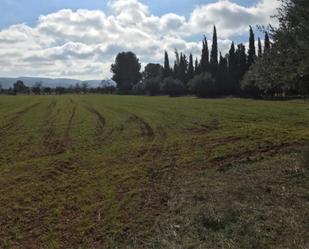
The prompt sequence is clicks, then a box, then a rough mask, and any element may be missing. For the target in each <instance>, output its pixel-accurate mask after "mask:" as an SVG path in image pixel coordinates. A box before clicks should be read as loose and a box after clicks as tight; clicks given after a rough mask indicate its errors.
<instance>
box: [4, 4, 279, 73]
mask: <svg viewBox="0 0 309 249" xmlns="http://www.w3.org/2000/svg"><path fill="white" fill-rule="evenodd" d="M277 7H279V2H278V1H277V0H169V1H167V0H87V1H85V0H65V1H64V0H48V1H42V0H0V16H1V18H0V76H2V77H17V76H46V77H54V78H55V77H66V78H76V79H104V78H109V77H110V76H111V73H110V65H111V64H112V63H113V61H114V58H115V56H116V54H117V53H118V52H121V51H133V52H135V53H136V54H137V56H138V58H139V59H140V61H141V63H142V65H145V64H146V63H149V62H154V63H162V60H163V54H164V50H166V51H168V52H169V54H170V57H171V60H172V57H173V51H174V50H175V49H178V50H179V51H183V52H184V53H187V54H189V53H192V54H193V55H194V56H199V55H200V50H201V40H202V38H203V35H206V36H207V38H208V39H209V45H211V37H212V30H213V25H216V27H217V31H218V38H219V49H220V51H221V52H222V53H223V54H225V53H226V52H227V51H228V49H229V46H230V44H231V42H232V41H235V42H237V43H240V42H242V43H244V44H246V43H247V40H248V29H249V25H252V26H253V27H256V25H267V24H269V23H272V24H274V25H276V21H275V19H272V18H270V16H272V15H274V14H275V13H276V8H277ZM256 36H261V38H263V37H262V34H260V33H259V32H258V31H256Z"/></svg>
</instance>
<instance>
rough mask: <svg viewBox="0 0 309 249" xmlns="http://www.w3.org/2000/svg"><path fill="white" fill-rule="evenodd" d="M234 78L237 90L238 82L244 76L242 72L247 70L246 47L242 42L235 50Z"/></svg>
mask: <svg viewBox="0 0 309 249" xmlns="http://www.w3.org/2000/svg"><path fill="white" fill-rule="evenodd" d="M235 55H236V65H237V69H236V80H237V84H238V85H237V88H238V89H237V90H238V91H239V90H240V82H241V80H242V78H243V77H244V74H245V73H246V71H247V55H246V48H245V46H244V45H243V44H239V45H238V48H237V50H236V53H235Z"/></svg>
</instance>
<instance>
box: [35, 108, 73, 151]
mask: <svg viewBox="0 0 309 249" xmlns="http://www.w3.org/2000/svg"><path fill="white" fill-rule="evenodd" d="M55 109H56V104H55V103H51V104H50V106H49V107H48V112H49V115H48V116H47V121H46V124H45V127H46V129H45V131H44V135H43V139H42V140H43V141H42V144H43V146H44V148H45V151H44V152H43V155H40V157H45V156H52V155H58V154H62V153H64V152H65V151H66V150H67V148H68V146H69V143H70V131H71V128H72V125H73V119H74V117H75V114H76V106H74V107H73V108H72V111H71V113H70V117H69V120H68V122H67V124H66V125H65V128H64V134H63V136H59V135H58V134H57V132H56V127H57V124H56V117H57V116H58V115H59V113H58V110H57V111H56V113H55V114H54V115H52V113H53V111H54V110H55ZM58 109H59V108H58Z"/></svg>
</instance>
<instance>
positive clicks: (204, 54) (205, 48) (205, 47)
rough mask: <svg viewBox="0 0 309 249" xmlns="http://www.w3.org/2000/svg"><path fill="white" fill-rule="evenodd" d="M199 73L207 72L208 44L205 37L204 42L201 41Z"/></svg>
mask: <svg viewBox="0 0 309 249" xmlns="http://www.w3.org/2000/svg"><path fill="white" fill-rule="evenodd" d="M201 71H202V72H207V71H209V50H208V42H207V38H206V36H204V40H203V49H202V57H201Z"/></svg>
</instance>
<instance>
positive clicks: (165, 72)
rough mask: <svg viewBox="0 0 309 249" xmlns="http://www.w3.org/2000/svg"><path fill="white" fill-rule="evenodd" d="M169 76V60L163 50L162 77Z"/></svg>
mask: <svg viewBox="0 0 309 249" xmlns="http://www.w3.org/2000/svg"><path fill="white" fill-rule="evenodd" d="M169 76H171V68H170V62H169V58H168V53H167V52H166V51H165V54H164V69H163V77H164V78H167V77H169Z"/></svg>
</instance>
